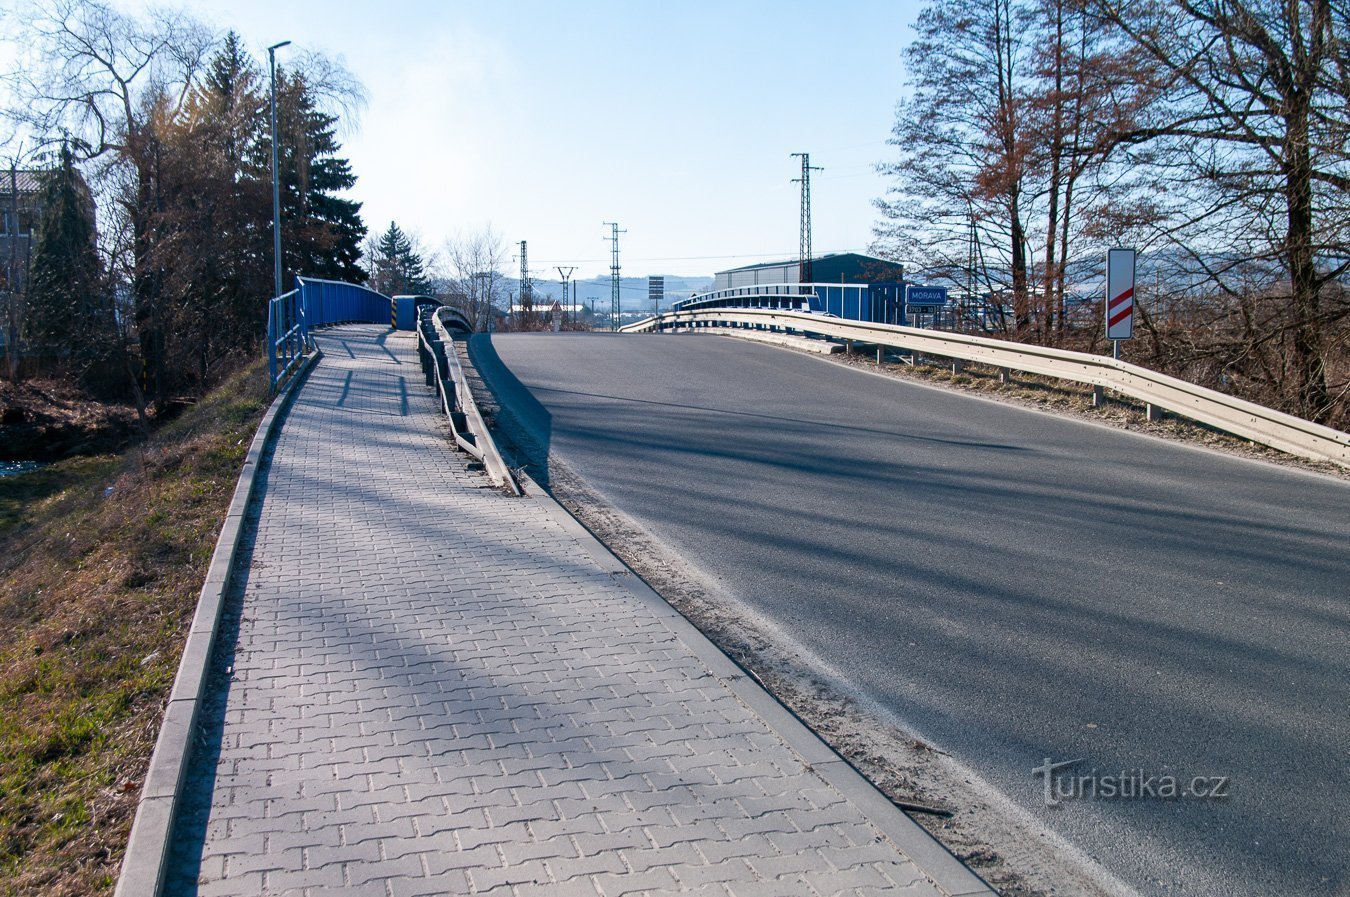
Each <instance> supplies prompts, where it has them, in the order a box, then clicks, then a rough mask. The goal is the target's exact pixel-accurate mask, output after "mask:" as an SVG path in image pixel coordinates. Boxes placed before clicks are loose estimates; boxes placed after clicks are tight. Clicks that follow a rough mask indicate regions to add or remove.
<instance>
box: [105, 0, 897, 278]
mask: <svg viewBox="0 0 1350 897" xmlns="http://www.w3.org/2000/svg"><path fill="white" fill-rule="evenodd" d="M118 2H119V3H120V5H123V6H125V7H127V8H131V9H135V8H141V7H143V6H144V2H143V0H118ZM185 6H186V8H187V9H188V10H189V11H191V12H193V13H194V14H196V15H197V16H199V17H200V18H202V19H204V20H206V21H208V22H210V23H212V24H214V25H215V26H217V27H219V28H221V29H222V30H223V29H225V28H228V27H233V28H234V29H235V30H237V31H238V32H239V33H240V34H241V36H242V37H243V39H244V41H245V43H246V44H247V45H248V46H249V47H250V48H251V49H252V50H253V51H254V52H255V53H256V54H257V55H258V56H259V57H260V58H264V59H265V53H264V52H263V48H264V47H266V46H267V45H268V44H271V43H276V42H277V41H281V40H287V39H289V40H291V41H294V42H295V44H296V45H297V47H301V48H307V49H316V50H322V51H324V52H327V53H329V54H331V55H334V56H341V57H343V58H344V59H345V61H346V64H347V66H348V67H349V68H350V69H351V70H352V71H353V73H355V74H356V76H357V77H359V78H360V79H361V81H362V82H363V83H364V84H365V86H366V89H367V91H368V93H369V104H368V106H367V108H366V110H365V112H364V113H363V115H362V117H361V121H360V123H359V130H356V131H354V132H352V133H349V134H347V135H345V137H344V141H345V149H346V152H347V154H348V155H349V157H350V158H351V161H352V165H353V167H354V169H355V171H356V174H357V175H358V177H359V178H360V181H359V184H358V186H357V188H356V190H355V191H354V194H355V198H357V199H359V200H360V201H362V202H363V203H364V211H365V214H366V220H367V223H368V224H369V225H370V226H371V228H372V230H380V229H382V228H384V227H387V225H388V223H389V221H390V220H391V219H393V220H397V221H398V222H399V224H400V225H401V226H403V227H405V229H407V230H410V231H412V232H415V233H416V234H417V235H419V236H420V238H421V239H422V241H423V243H424V244H425V245H426V247H427V248H428V249H431V250H436V249H438V248H439V247H440V246H441V244H442V243H443V242H444V240H445V239H446V237H448V236H450V235H452V234H453V233H455V232H456V231H457V230H472V229H474V228H479V227H481V226H483V225H485V224H487V223H489V222H490V223H491V224H492V225H493V226H494V228H496V229H497V230H498V231H499V232H500V233H501V235H502V237H503V239H504V241H506V242H508V243H511V244H514V243H516V242H518V241H519V240H522V239H524V240H528V241H529V251H530V259H531V268H532V269H535V271H536V276H539V277H544V276H546V275H547V276H556V275H555V272H553V270H552V266H553V265H554V264H559V263H561V264H575V265H577V266H579V271H578V274H579V275H581V276H592V275H595V274H599V273H602V272H604V271H607V269H608V255H607V252H608V243H607V242H605V241H604V237H605V236H606V235H607V229H606V228H604V227H602V225H601V222H603V221H618V222H619V223H620V224H621V225H622V226H623V227H624V228H626V229H627V231H628V232H627V233H626V234H624V235H623V236H622V238H621V248H622V255H623V257H622V262H623V269H624V273H625V274H626V275H628V274H631V275H645V274H659V273H666V274H696V275H697V274H709V273H711V272H712V271H714V270H716V269H718V268H724V267H730V266H732V265H735V264H742V263H747V262H752V261H761V260H768V259H770V258H775V257H789V258H790V257H795V255H796V252H797V236H798V198H799V195H798V187H797V185H795V184H793V183H791V180H792V178H794V177H796V176H797V175H798V173H799V172H798V167H799V165H800V163H799V160H797V159H794V158H792V157H791V156H790V154H791V153H793V152H802V151H805V152H809V153H811V161H812V163H813V164H817V165H821V166H823V167H824V169H825V170H824V171H823V172H818V173H815V174H814V175H813V180H812V196H813V211H814V214H813V218H814V244H815V248H816V250H817V252H826V251H839V250H862V249H865V248H866V246H867V245H868V243H869V242H870V240H871V228H872V224H873V223H874V221H875V218H876V215H875V212H874V210H873V208H872V206H871V202H872V200H873V199H874V198H876V197H877V196H879V195H880V194H881V193H882V192H883V191H884V188H885V185H884V182H883V181H882V179H881V178H880V177H879V176H878V175H876V174H875V172H874V171H873V168H872V166H873V165H874V164H875V163H876V162H878V161H880V160H882V159H884V158H886V155H887V150H888V148H887V146H886V138H887V137H888V135H889V133H890V129H891V126H892V124H893V120H894V109H895V102H896V100H897V99H898V98H899V97H900V94H901V91H902V86H903V77H904V73H903V68H902V63H901V50H902V48H903V47H904V45H905V44H907V43H908V42H909V40H910V39H911V36H912V32H911V29H910V27H909V26H910V23H911V22H912V21H913V20H914V17H915V16H916V15H917V12H918V9H919V7H920V3H919V2H918V0H898V2H863V0H853V2H851V0H841V2H836V3H833V4H825V3H819V2H816V3H805V2H781V0H780V2H736V0H721V2H712V0H693V2H679V0H676V2H667V3H662V2H651V0H628V2H586V0H576V2H533V0H529V2H526V0H514V2H497V0H474V2H467V0H451V2H430V0H427V2H404V0H385V2H370V0H365V2H360V3H357V2H347V0H337V2H334V0H326V2H317V0H189V2H187V3H186V4H185ZM291 49H292V48H286V49H283V50H282V51H280V53H281V54H285V53H287V52H289V51H290V50H291ZM281 58H282V59H284V56H282V57H281Z"/></svg>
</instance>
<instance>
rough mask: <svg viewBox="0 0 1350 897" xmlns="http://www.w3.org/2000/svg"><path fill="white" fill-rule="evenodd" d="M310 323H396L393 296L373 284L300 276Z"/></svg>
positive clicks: (303, 301) (307, 319)
mask: <svg viewBox="0 0 1350 897" xmlns="http://www.w3.org/2000/svg"><path fill="white" fill-rule="evenodd" d="M295 280H296V283H298V284H299V285H300V297H301V302H302V303H303V304H304V309H305V319H306V322H307V325H308V326H309V327H324V326H326V325H328V324H389V325H391V326H392V325H393V323H394V304H393V300H392V299H390V298H389V297H388V296H386V295H384V294H383V293H377V292H376V291H375V290H372V289H371V288H370V287H363V286H359V285H357V284H354V283H342V282H341V281H337V280H320V279H318V278H316V277H297V278H296V279H295Z"/></svg>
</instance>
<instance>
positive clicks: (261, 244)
mask: <svg viewBox="0 0 1350 897" xmlns="http://www.w3.org/2000/svg"><path fill="white" fill-rule="evenodd" d="M258 82H259V77H258V71H257V68H256V66H255V65H254V63H253V61H252V59H250V58H249V57H248V55H247V54H246V53H245V52H244V50H243V49H242V47H241V46H240V45H239V41H238V38H237V37H236V36H235V35H234V33H233V32H231V33H230V34H228V35H226V38H225V40H224V42H223V43H222V45H221V48H220V49H219V50H218V51H217V52H216V54H215V55H214V56H213V57H212V58H211V60H210V61H209V63H208V67H207V71H206V73H205V75H204V77H203V79H202V81H201V83H200V84H199V85H198V86H197V87H195V88H194V89H193V90H192V92H191V94H190V96H189V97H188V99H187V102H186V103H185V104H184V107H183V110H182V112H181V113H180V114H178V115H176V116H173V117H172V118H167V119H165V120H162V121H161V120H158V119H156V126H157V133H158V136H159V138H160V140H161V141H162V143H163V146H164V149H165V153H164V157H163V159H162V160H161V163H160V165H159V166H158V170H157V188H158V190H157V194H158V200H159V201H158V208H157V212H156V216H155V234H156V237H157V240H156V253H155V261H156V262H157V264H158V265H159V266H160V267H162V268H163V270H164V272H165V274H164V277H163V280H162V287H163V306H164V311H163V319H164V321H165V324H166V328H165V329H166V333H165V336H164V339H165V341H166V352H167V361H166V370H165V376H166V377H167V378H168V383H167V384H166V385H169V386H173V387H182V386H185V385H188V384H189V383H192V382H195V384H196V385H198V386H203V387H204V386H206V385H207V384H208V381H209V380H210V379H212V375H213V371H214V369H215V368H216V366H217V365H218V363H219V362H220V361H221V360H222V359H226V358H229V357H231V356H232V355H237V354H239V353H241V352H248V351H251V350H252V349H253V347H254V346H255V345H256V344H257V342H258V340H259V338H260V337H261V332H262V327H263V323H262V321H263V314H264V313H265V308H266V305H265V302H264V301H263V298H264V297H265V296H266V295H267V294H268V293H270V292H271V281H272V277H271V268H272V265H271V252H270V249H271V233H270V228H269V227H268V222H269V219H270V206H271V202H270V200H271V187H270V180H268V181H264V180H262V179H260V178H259V177H257V176H256V173H255V172H254V171H253V170H252V167H251V165H250V166H247V167H246V166H245V158H246V157H248V156H250V155H251V154H252V151H253V148H254V147H255V146H256V144H257V142H258V140H259V137H260V134H261V133H262V131H263V129H264V128H265V127H266V117H265V115H264V110H265V108H266V106H265V102H264V99H263V95H262V93H261V91H260V90H259V89H258Z"/></svg>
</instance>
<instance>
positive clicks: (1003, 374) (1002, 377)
mask: <svg viewBox="0 0 1350 897" xmlns="http://www.w3.org/2000/svg"><path fill="white" fill-rule="evenodd" d="M998 382H999V383H1011V382H1012V370H1011V369H1010V368H999V369H998Z"/></svg>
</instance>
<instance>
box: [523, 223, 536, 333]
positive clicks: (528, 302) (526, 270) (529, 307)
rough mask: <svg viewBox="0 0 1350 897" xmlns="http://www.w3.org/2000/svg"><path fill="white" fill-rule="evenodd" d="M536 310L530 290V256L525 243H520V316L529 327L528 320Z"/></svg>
mask: <svg viewBox="0 0 1350 897" xmlns="http://www.w3.org/2000/svg"><path fill="white" fill-rule="evenodd" d="M533 310H534V295H533V293H532V291H531V289H530V256H529V250H528V249H527V248H526V246H525V241H524V240H521V241H520V316H521V318H522V319H523V320H525V321H526V326H529V323H528V319H529V317H530V314H531V312H532V311H533Z"/></svg>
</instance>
